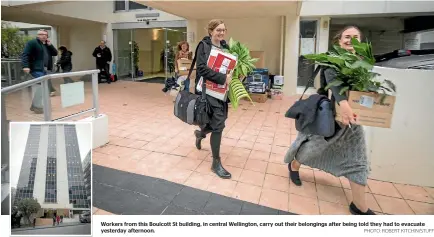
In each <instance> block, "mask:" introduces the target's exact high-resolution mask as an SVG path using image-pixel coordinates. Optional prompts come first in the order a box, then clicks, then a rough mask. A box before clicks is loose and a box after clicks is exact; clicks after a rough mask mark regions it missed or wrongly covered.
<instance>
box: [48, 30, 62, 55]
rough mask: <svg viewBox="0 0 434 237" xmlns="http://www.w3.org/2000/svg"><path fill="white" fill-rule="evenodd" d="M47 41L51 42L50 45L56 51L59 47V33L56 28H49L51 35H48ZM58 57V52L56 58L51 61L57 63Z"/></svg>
mask: <svg viewBox="0 0 434 237" xmlns="http://www.w3.org/2000/svg"><path fill="white" fill-rule="evenodd" d="M49 39H50V41H51V44H52V45H53V46H54V47H55V48H56V49H58V48H59V46H60V45H59V32H58V27H57V26H52V27H51V35H50V38H49ZM59 56H60V55H59V52H58V55H57V56H56V57H54V59H53V61H54V62H57V59H58V57H59Z"/></svg>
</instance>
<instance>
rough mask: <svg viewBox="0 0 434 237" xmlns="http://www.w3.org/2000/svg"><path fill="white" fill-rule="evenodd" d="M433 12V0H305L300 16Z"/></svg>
mask: <svg viewBox="0 0 434 237" xmlns="http://www.w3.org/2000/svg"><path fill="white" fill-rule="evenodd" d="M409 12H410V13H422V12H426V13H431V12H434V4H433V3H432V2H431V1H387V0H382V1H316V0H304V1H303V4H302V7H301V11H300V16H333V15H360V14H399V13H409Z"/></svg>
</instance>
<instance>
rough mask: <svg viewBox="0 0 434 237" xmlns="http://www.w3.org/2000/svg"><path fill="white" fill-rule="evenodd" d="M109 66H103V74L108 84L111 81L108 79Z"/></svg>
mask: <svg viewBox="0 0 434 237" xmlns="http://www.w3.org/2000/svg"><path fill="white" fill-rule="evenodd" d="M109 66H110V65H109V64H105V65H104V72H105V76H106V78H107V83H108V84H110V83H111V79H110V69H109Z"/></svg>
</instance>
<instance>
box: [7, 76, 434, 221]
mask: <svg viewBox="0 0 434 237" xmlns="http://www.w3.org/2000/svg"><path fill="white" fill-rule="evenodd" d="M88 87H89V85H88V84H87V88H88ZM161 88H162V85H161V84H152V83H137V82H136V83H134V82H124V81H120V82H116V83H112V84H111V85H107V84H100V100H99V101H100V104H101V112H102V113H106V114H107V115H108V116H109V133H110V143H109V144H107V145H106V146H104V147H102V148H99V149H96V150H94V152H93V164H96V165H98V166H101V167H106V168H111V169H115V170H119V171H124V172H128V173H133V174H136V175H140V176H144V177H154V178H160V179H164V180H167V181H171V182H174V183H178V184H182V185H184V186H189V187H192V188H196V189H200V190H203V191H207V192H211V193H214V194H219V195H222V196H226V197H231V198H235V199H239V200H242V201H246V202H249V203H252V204H258V205H261V206H266V207H270V208H273V209H277V210H282V211H285V212H288V211H289V212H292V213H298V214H349V212H348V205H349V203H350V201H351V199H352V197H351V190H350V186H349V183H348V180H346V179H345V178H336V177H334V176H331V175H329V174H327V173H324V172H322V171H319V170H316V169H312V168H310V167H303V168H302V169H301V179H302V180H303V181H304V184H303V186H301V187H297V186H295V185H292V184H291V183H290V182H289V180H288V169H287V166H286V165H285V164H284V163H283V155H284V154H285V152H286V151H287V149H288V147H289V146H290V144H291V142H292V141H293V140H294V139H295V137H296V134H297V132H296V130H295V128H294V122H293V121H292V120H289V119H286V118H284V113H285V112H286V110H287V109H288V108H289V106H290V105H291V104H292V103H293V102H294V100H295V98H285V99H284V100H283V101H271V100H269V101H267V103H264V104H256V106H252V105H250V104H249V103H247V102H243V104H242V105H241V106H240V108H239V109H238V110H237V111H234V110H232V109H230V112H229V119H228V120H227V123H226V129H225V131H224V138H223V141H222V148H221V153H222V160H223V164H224V166H225V167H226V168H227V169H228V170H229V171H230V172H231V173H232V176H233V178H232V179H231V180H222V179H220V178H218V177H216V176H215V175H214V174H213V173H212V172H211V171H210V165H211V155H210V146H209V137H208V138H207V139H206V140H205V141H203V150H202V151H197V150H196V149H195V146H194V136H193V131H194V129H195V127H193V126H188V125H186V124H183V123H182V122H181V121H179V120H178V119H177V118H175V117H174V116H173V102H172V98H171V97H170V96H165V94H163V92H161ZM89 94H90V93H89V92H88V95H89ZM11 97H12V96H10V97H9V98H8V106H9V107H10V108H8V109H9V110H8V116H10V117H12V118H16V117H19V118H29V117H31V116H34V115H30V114H29V113H28V112H27V109H25V110H24V111H23V110H22V108H26V105H25V106H23V105H22V103H21V104H20V105H21V108H18V106H17V105H18V104H19V103H18V102H16V101H17V99H18V98H16V99H15V100H14V99H13V97H12V98H11ZM52 100H53V101H60V100H59V98H58V97H54V98H53V99H52ZM18 101H19V100H18ZM56 103H57V104H56ZM86 103H88V104H87V105H88V106H89V105H90V104H91V99H90V97H88V96H87V97H86ZM53 104H54V105H53V107H55V106H57V107H55V109H54V112H53V114H55V115H61V114H68V113H70V111H73V112H77V111H79V108H72V109H69V110H66V111H65V110H60V107H58V106H59V102H53ZM85 106H86V105H84V106H81V107H85ZM20 109H21V110H20ZM105 179H109V175H106V177H104V176H103V177H101V178H99V180H100V181H102V180H105ZM366 196H367V199H368V203H369V207H370V208H371V209H372V210H374V211H376V212H377V213H379V214H382V213H384V214H434V188H428V187H417V186H409V185H402V184H394V183H389V182H381V181H376V180H369V182H368V186H367V188H366ZM103 199H107V195H101V194H100V193H99V192H95V194H94V203H98V201H99V200H103ZM113 205H117V204H116V202H115V201H113ZM96 207H97V208H101V209H96V211H95V214H107V213H110V210H106V209H104V208H107V209H108V207H107V205H104V208H103V207H102V206H101V207H98V206H96ZM114 214H120V213H114ZM143 214H146V213H143Z"/></svg>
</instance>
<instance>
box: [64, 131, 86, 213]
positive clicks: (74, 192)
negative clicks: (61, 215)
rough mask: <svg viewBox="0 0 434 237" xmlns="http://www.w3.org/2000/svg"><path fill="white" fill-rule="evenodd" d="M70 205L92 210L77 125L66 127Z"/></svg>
mask: <svg viewBox="0 0 434 237" xmlns="http://www.w3.org/2000/svg"><path fill="white" fill-rule="evenodd" d="M64 129H65V130H64V131H65V148H66V163H67V173H68V190H69V203H71V204H73V207H74V208H90V205H89V204H88V200H87V196H86V190H85V186H84V181H83V180H84V175H83V168H82V165H81V156H80V149H79V147H78V138H77V131H76V129H75V125H64Z"/></svg>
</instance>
